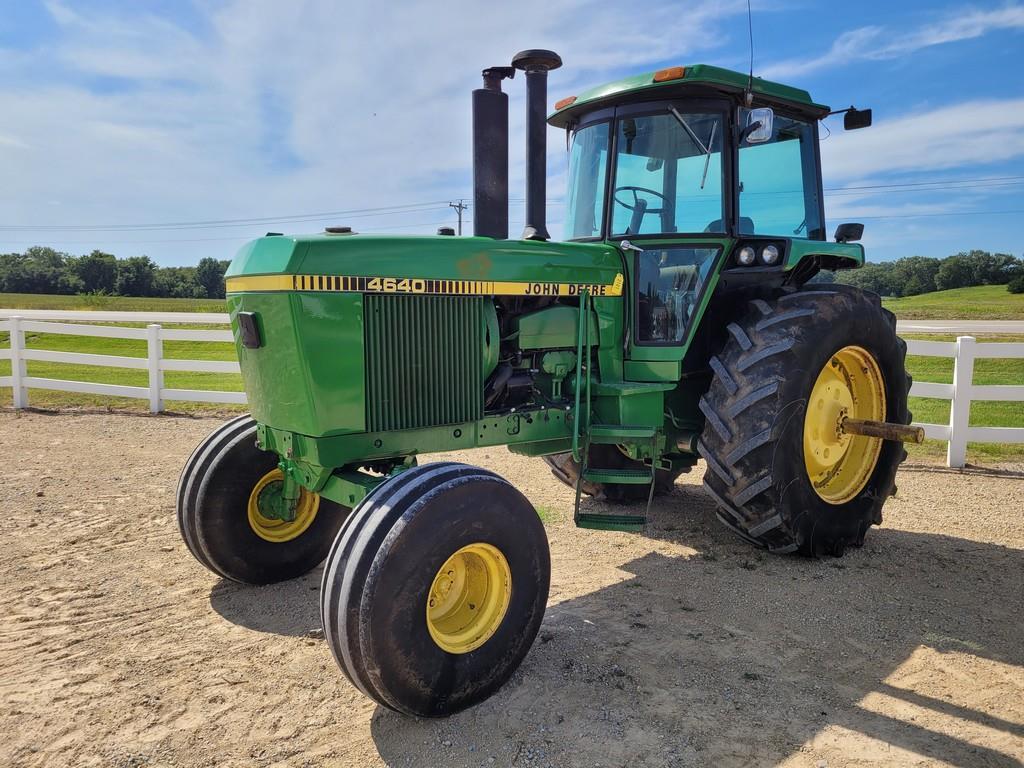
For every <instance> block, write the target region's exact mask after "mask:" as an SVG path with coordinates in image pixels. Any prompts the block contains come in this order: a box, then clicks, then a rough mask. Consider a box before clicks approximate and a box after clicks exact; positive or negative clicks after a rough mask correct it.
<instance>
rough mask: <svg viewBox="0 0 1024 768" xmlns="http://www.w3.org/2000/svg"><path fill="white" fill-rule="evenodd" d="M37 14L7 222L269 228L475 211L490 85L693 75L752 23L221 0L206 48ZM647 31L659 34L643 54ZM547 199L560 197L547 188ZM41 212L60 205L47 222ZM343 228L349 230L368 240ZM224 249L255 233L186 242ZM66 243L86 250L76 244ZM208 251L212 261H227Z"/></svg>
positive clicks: (8, 93) (517, 187)
mask: <svg viewBox="0 0 1024 768" xmlns="http://www.w3.org/2000/svg"><path fill="white" fill-rule="evenodd" d="M47 7H48V8H49V10H50V13H51V15H52V16H53V18H54V20H55V21H56V22H57V24H58V26H59V28H60V32H61V37H60V39H59V41H58V42H57V43H56V44H48V45H47V47H46V48H45V49H40V50H38V51H35V52H33V53H32V55H31V56H30V57H29V60H28V61H26V60H25V57H24V56H23V55H18V56H17V57H13V56H9V57H3V56H0V100H2V103H3V104H4V108H5V115H9V116H16V119H10V120H7V121H5V125H4V128H3V139H2V140H0V164H2V166H3V168H4V177H5V184H4V185H2V187H0V211H2V221H0V224H48V223H56V224H75V223H108V222H154V221H156V222H159V221H181V220H199V219H220V218H235V217H252V216H276V215H283V214H291V213H297V212H303V211H322V210H343V209H353V208H365V207H371V206H382V205H396V204H402V203H409V202H416V201H421V200H438V199H444V198H448V197H451V196H455V197H458V196H464V195H467V194H469V193H470V182H469V170H470V169H469V165H470V119H469V117H470V116H469V105H470V98H469V92H470V90H471V89H473V88H477V87H479V81H480V78H479V73H480V70H481V69H482V68H483V67H485V66H488V65H494V64H500V63H503V62H504V61H506V60H507V59H508V58H509V57H511V55H512V54H513V53H515V52H516V51H517V50H520V49H523V48H535V47H551V48H555V49H556V50H558V52H559V53H560V54H561V55H562V57H563V59H564V61H565V63H566V67H565V68H564V69H562V70H558V71H556V72H554V73H553V74H552V75H551V78H550V79H551V82H550V99H549V100H550V101H554V100H555V99H556V98H558V96H560V95H564V94H566V93H572V92H573V90H575V89H576V88H577V87H579V86H580V84H581V83H596V82H601V81H602V80H605V79H608V75H609V73H613V72H616V71H617V70H619V69H620V68H628V69H630V70H634V71H635V70H642V69H643V68H645V67H648V68H653V66H651V65H653V64H654V63H655V62H660V61H663V60H666V59H672V60H676V59H678V60H679V61H680V63H687V62H688V61H692V60H694V58H695V57H696V55H697V54H699V53H700V52H702V51H708V50H713V49H715V48H718V47H720V46H724V45H726V44H727V43H728V42H729V38H728V35H727V34H726V32H727V30H726V29H725V28H724V25H725V24H726V22H727V20H728V21H731V20H734V19H736V18H739V17H740V16H739V14H741V13H742V14H745V9H746V6H745V4H744V3H741V2H739V1H730V2H728V3H718V2H713V1H712V0H701V1H700V2H695V3H691V4H689V5H688V6H687V9H686V12H685V13H680V12H679V9H678V8H673V7H670V6H668V5H662V4H658V3H655V4H647V5H641V6H637V5H635V4H621V3H620V4H607V3H603V2H600V0H571V2H568V3H560V4H557V5H556V4H552V3H549V2H547V1H546V0H525V1H524V2H520V3H515V4H512V3H505V4H490V5H488V6H486V8H481V6H480V5H479V4H477V3H474V2H471V1H470V0H457V1H456V2H452V3H448V4H445V6H444V8H443V9H440V8H439V7H438V6H437V5H436V4H428V3H417V2H405V3H373V4H371V3H349V4H345V5H344V10H341V7H340V6H339V5H338V4H337V3H335V2H331V1H330V0H300V1H297V2H294V3H288V4H281V3H278V2H274V1H273V0H233V1H232V2H228V3H227V4H225V5H220V6H218V8H217V10H215V11H211V12H209V13H208V15H207V16H206V17H205V18H204V20H203V21H204V24H203V25H202V29H201V30H200V31H190V30H189V29H186V28H185V27H183V26H182V25H179V24H176V23H174V22H173V21H171V20H169V19H168V18H162V17H158V16H155V15H153V14H149V13H145V12H141V11H126V12H121V13H116V14H115V13H107V14H103V13H99V12H92V13H90V14H88V15H86V14H84V13H81V12H78V11H76V10H73V9H72V8H71V6H70V5H69V4H63V3H60V2H57V1H56V0H52V1H51V2H49V3H48V4H47ZM128 7H129V8H132V7H133V6H130V5H129V6H128ZM195 7H196V8H198V9H199V12H202V10H203V9H204V8H207V7H209V6H206V5H204V4H196V6H195ZM732 26H735V25H734V24H733V25H732ZM651 29H657V30H658V34H657V35H655V36H653V37H652V36H650V34H649V31H650V30H651ZM610 41H611V42H613V43H614V44H609V43H610ZM55 68H56V69H55ZM506 90H508V91H509V92H510V93H511V95H512V103H511V115H512V125H511V126H510V132H511V136H512V147H511V159H510V168H511V169H512V173H513V178H512V179H511V185H512V187H511V195H512V197H521V196H522V191H521V190H522V178H521V176H520V175H519V174H520V173H521V169H522V152H523V149H522V145H523V142H522V140H521V137H522V135H523V134H522V123H523V113H524V105H523V101H522V99H523V93H524V88H523V83H522V79H521V78H516V80H515V81H514V82H513V83H510V84H508V86H507V87H506ZM550 136H551V142H550V143H551V150H552V157H555V156H556V155H557V156H559V157H561V155H560V154H559V151H558V150H559V146H560V144H559V142H560V141H561V140H562V135H561V134H560V133H559V132H556V131H552V132H551V134H550ZM550 189H551V191H552V193H553V194H555V195H558V194H560V192H561V190H560V189H556V187H555V182H554V181H552V186H551V187H550ZM52 200H59V201H61V202H60V204H59V206H51V205H48V202H49V201H52ZM435 217H436V219H437V220H438V221H440V220H441V219H442V218H443V219H444V220H445V223H447V222H448V221H450V220H451V218H452V212H451V211H447V210H445V211H439V212H433V213H430V214H429V215H424V214H422V213H421V214H416V215H413V214H410V215H409V216H408V217H404V218H403V217H384V218H377V219H369V220H366V221H365V222H363V223H365V224H366V225H367V228H369V226H377V227H381V226H384V225H387V224H389V223H395V224H399V222H401V224H402V225H408V224H414V223H422V222H426V221H430V220H432V219H434V218H435ZM512 218H513V219H515V218H516V216H515V212H513V216H512ZM322 223H323V222H316V223H315V224H311V225H307V226H308V228H310V229H315V228H317V226H319V225H321V224H322ZM336 223H351V224H355V225H356V226H357V228H358V227H359V225H360V223H361V222H360V221H359V220H357V219H355V218H353V219H352V220H351V221H347V222H336ZM423 229H424V230H426V231H430V228H429V227H424V228H423ZM407 231H408V230H407ZM421 231H423V230H421ZM236 234H237V235H238V237H239V238H241V239H247V238H249V237H252V236H253V235H258V234H262V232H261V231H260V230H259V229H258V228H253V229H231V230H210V231H205V232H203V231H199V232H189V233H187V234H185V235H184V236H185V237H190V238H197V237H198V238H201V237H231V236H232V235H236ZM42 235H43V233H18V235H17V236H16V237H15V236H10V240H9V241H8V242H3V240H0V249H5V248H6V247H12V248H13V247H16V245H17V243H18V241H24V240H29V239H32V238H34V237H35V238H39V240H40V241H41V240H42ZM3 237H4V239H6V237H8V236H7V235H4V236H3ZM49 237H50V238H51V239H54V240H56V239H57V238H56V237H53V236H52V235H50V236H49ZM60 237H61V238H62V239H64V240H74V241H85V240H86V239H87V238H88V235H83V234H82V233H71V234H66V235H62V236H60ZM116 237H117V236H111V241H113V240H114V239H115V238H116ZM133 237H134V238H135V239H142V237H145V235H142V236H139V235H134V236H133ZM150 237H159V236H153V235H150ZM125 239H128V236H125ZM8 243H9V244H10V245H9V246H8ZM97 245H101V243H97ZM85 247H86V246H83V248H78V249H77V250H83V249H84V248H85ZM200 247H202V246H189V250H188V251H187V252H175V250H174V248H173V246H170V245H167V246H158V247H153V248H151V249H148V251H149V253H150V254H151V255H154V256H156V257H157V258H159V259H160V260H162V261H164V262H168V263H170V262H184V261H194V260H195V259H197V258H198V257H199V255H206V254H205V253H199V254H198V255H197V249H198V248H200ZM209 247H210V249H211V250H215V251H216V252H217V253H224V252H225V250H228V251H229V250H230V247H231V246H230V245H225V244H224V243H215V244H211V245H210V246H209ZM110 248H111V249H116V251H117V252H118V253H125V252H126V251H127V250H128V249H126V248H125V247H120V248H118V247H117V246H116V245H114V244H111V245H110ZM69 249H70V250H76V248H74V247H71V246H69ZM135 250H136V251H137V250H140V249H138V248H135Z"/></svg>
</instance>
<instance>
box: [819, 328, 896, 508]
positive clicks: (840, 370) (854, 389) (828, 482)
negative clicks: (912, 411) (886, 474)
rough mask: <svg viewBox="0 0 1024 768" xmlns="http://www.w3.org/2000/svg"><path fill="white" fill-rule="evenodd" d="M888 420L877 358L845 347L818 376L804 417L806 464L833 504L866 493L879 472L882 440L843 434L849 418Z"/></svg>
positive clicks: (820, 491) (857, 348)
mask: <svg viewBox="0 0 1024 768" xmlns="http://www.w3.org/2000/svg"><path fill="white" fill-rule="evenodd" d="M848 417H849V418H855V419H866V420H876V421H877V420H883V419H884V418H885V387H884V383H883V379H882V373H881V370H880V369H879V367H878V363H877V362H876V361H875V359H874V357H873V356H872V355H871V353H870V352H868V351H867V350H866V349H864V348H863V347H857V346H849V347H843V348H842V349H840V350H839V351H838V352H836V353H835V354H834V355H832V357H831V358H830V359H829V361H828V362H827V363H826V364H825V366H824V367H823V368H822V369H821V372H820V373H819V374H818V378H817V380H816V381H815V382H814V386H813V388H812V389H811V394H810V397H809V398H808V400H807V412H806V414H805V416H804V441H803V442H804V462H805V466H806V470H807V475H808V477H809V478H810V480H811V484H812V485H813V486H814V490H815V491H816V492H817V494H818V495H819V496H820V497H821V498H822V499H823V500H825V501H827V502H828V503H830V504H843V503H845V502H847V501H849V500H850V499H852V498H854V497H855V496H856V495H857V494H858V493H860V492H861V491H862V490H863V489H864V486H865V485H866V484H867V481H868V479H869V478H870V477H871V473H872V472H873V471H874V468H875V464H876V462H877V461H878V454H879V452H880V451H881V441H880V440H878V439H877V438H872V437H866V436H863V435H851V434H848V433H846V432H844V431H843V420H844V419H846V418H848Z"/></svg>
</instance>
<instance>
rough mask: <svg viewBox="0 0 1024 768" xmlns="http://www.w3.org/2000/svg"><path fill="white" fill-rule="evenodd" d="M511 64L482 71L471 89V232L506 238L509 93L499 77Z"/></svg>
mask: <svg viewBox="0 0 1024 768" xmlns="http://www.w3.org/2000/svg"><path fill="white" fill-rule="evenodd" d="M515 74H516V71H515V69H513V68H512V67H490V68H488V69H485V70H484V71H483V77H484V87H483V88H478V89H477V90H475V91H473V234H474V235H476V236H478V237H493V238H497V239H499V240H507V239H508V94H505V93H503V92H502V90H501V81H502V80H504V79H505V78H506V77H509V78H511V77H514V76H515Z"/></svg>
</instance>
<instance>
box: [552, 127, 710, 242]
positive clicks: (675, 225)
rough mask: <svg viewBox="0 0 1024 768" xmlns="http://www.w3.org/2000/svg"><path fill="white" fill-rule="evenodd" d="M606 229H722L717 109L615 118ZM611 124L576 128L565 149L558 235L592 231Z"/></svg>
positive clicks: (597, 223)
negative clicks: (562, 230) (565, 190)
mask: <svg viewBox="0 0 1024 768" xmlns="http://www.w3.org/2000/svg"><path fill="white" fill-rule="evenodd" d="M614 125H615V132H616V135H615V144H614V147H615V150H614V158H613V160H614V162H613V163H612V174H613V176H612V179H613V194H612V199H611V201H610V205H611V217H610V218H611V235H612V236H613V237H614V236H625V235H656V234H671V233H676V232H687V233H699V232H711V233H723V232H725V225H724V221H725V216H724V198H723V193H722V190H723V177H722V173H723V169H722V146H723V140H722V139H723V125H722V115H721V114H718V113H703V112H683V111H681V110H679V109H676V108H672V107H670V108H666V110H665V111H664V112H663V113H658V114H654V115H643V116H636V117H622V118H619V119H618V120H617V121H616V122H615V123H614ZM611 126H612V123H597V124H594V125H590V126H587V127H585V128H582V129H581V130H579V131H577V132H576V134H575V137H574V141H573V144H572V149H571V152H570V156H569V198H568V206H567V210H566V238H567V239H570V240H571V239H578V238H588V237H599V236H600V234H601V226H602V222H603V219H604V217H605V209H604V207H605V175H606V174H607V172H608V155H609V152H610V151H611V147H610V144H611V130H612V128H611Z"/></svg>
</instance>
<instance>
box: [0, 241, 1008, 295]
mask: <svg viewBox="0 0 1024 768" xmlns="http://www.w3.org/2000/svg"><path fill="white" fill-rule="evenodd" d="M228 264H229V262H228V261H222V260H219V259H212V258H205V259H201V260H200V261H199V263H198V264H197V265H196V266H194V267H158V266H157V265H156V264H154V263H153V261H152V260H151V259H150V258H149V257H148V256H129V257H127V258H123V259H119V258H117V257H116V256H114V255H113V254H110V253H104V252H103V251H93V252H92V253H89V254H87V255H84V256H73V255H71V254H67V253H62V252H60V251H55V250H54V249H53V248H44V247H42V246H36V247H33V248H29V249H28V250H27V251H25V252H24V253H5V254H0V293H63V294H77V293H86V294H101V295H111V296H167V297H173V298H183V299H206V298H208V299H217V298H224V272H225V271H226V270H227V268H228ZM814 280H815V282H833V281H837V282H841V283H846V284H848V285H855V286H857V287H858V288H863V289H865V290H868V291H873V292H874V293H877V294H879V295H881V296H916V295H917V294H920V293H929V292H931V291H944V290H947V289H949V288H968V287H970V286H974V285H1006V286H1008V288H1009V290H1010V292H1011V293H1024V259H1019V258H1016V257H1014V256H1010V255H1009V254H1005V253H989V252H988V251H967V252H963V253H957V254H954V255H953V256H947V257H946V258H944V259H935V258H930V257H927V256H908V257H906V258H903V259H897V260H896V261H883V262H878V263H873V262H868V263H867V264H865V265H864V266H863V267H861V268H860V269H849V270H841V271H839V272H821V273H820V274H819V275H818V276H817V277H815V278H814Z"/></svg>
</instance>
